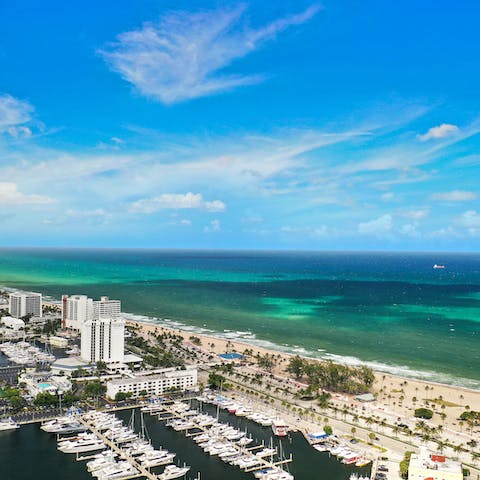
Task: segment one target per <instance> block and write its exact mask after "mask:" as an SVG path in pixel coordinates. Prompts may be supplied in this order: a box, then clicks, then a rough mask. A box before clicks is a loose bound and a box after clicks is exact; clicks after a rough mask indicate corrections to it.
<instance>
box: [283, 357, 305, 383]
mask: <svg viewBox="0 0 480 480" xmlns="http://www.w3.org/2000/svg"><path fill="white" fill-rule="evenodd" d="M286 370H287V372H288V373H291V374H292V375H294V376H295V378H296V379H299V378H301V377H302V376H303V374H304V371H305V360H303V359H302V358H300V357H299V356H298V355H296V356H295V357H291V358H290V361H289V363H288V365H287V368H286Z"/></svg>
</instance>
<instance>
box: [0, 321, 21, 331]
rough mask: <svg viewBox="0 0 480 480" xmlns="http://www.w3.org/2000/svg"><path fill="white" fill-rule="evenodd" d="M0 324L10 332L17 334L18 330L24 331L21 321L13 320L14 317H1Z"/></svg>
mask: <svg viewBox="0 0 480 480" xmlns="http://www.w3.org/2000/svg"><path fill="white" fill-rule="evenodd" d="M0 324H1V325H2V326H3V327H5V328H8V329H10V330H14V331H15V332H18V331H19V330H24V329H25V322H24V321H23V320H21V319H20V318H15V317H2V320H1V321H0Z"/></svg>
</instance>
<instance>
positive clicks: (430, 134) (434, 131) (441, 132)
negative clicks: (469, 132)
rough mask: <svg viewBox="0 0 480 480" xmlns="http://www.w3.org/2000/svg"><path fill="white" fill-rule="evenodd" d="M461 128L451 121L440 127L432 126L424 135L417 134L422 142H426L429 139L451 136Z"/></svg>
mask: <svg viewBox="0 0 480 480" xmlns="http://www.w3.org/2000/svg"><path fill="white" fill-rule="evenodd" d="M459 130H460V129H459V128H458V127H457V126H456V125H452V124H450V123H442V124H441V125H439V126H438V127H432V128H430V129H429V130H428V131H427V132H426V133H424V134H423V135H417V137H418V139H419V140H421V141H422V142H426V141H427V140H432V139H439V138H445V137H450V136H452V135H455V134H456V133H458V132H459Z"/></svg>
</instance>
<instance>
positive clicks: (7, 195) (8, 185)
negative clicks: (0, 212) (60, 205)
mask: <svg viewBox="0 0 480 480" xmlns="http://www.w3.org/2000/svg"><path fill="white" fill-rule="evenodd" d="M52 202H53V199H52V198H49V197H47V196H44V195H34V194H26V193H22V192H21V191H20V190H19V189H18V186H17V184H16V183H13V182H0V206H3V205H35V204H37V205H38V204H46V203H52Z"/></svg>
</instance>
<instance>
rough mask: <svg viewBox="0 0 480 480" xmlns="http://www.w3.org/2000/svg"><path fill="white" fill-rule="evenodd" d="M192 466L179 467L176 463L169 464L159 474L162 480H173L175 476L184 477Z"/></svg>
mask: <svg viewBox="0 0 480 480" xmlns="http://www.w3.org/2000/svg"><path fill="white" fill-rule="evenodd" d="M189 470H190V467H186V466H185V467H177V466H176V465H167V466H166V467H165V470H164V471H163V473H162V474H161V475H159V476H158V478H159V479H160V480H171V479H173V478H179V477H183V476H184V475H185V474H186V473H187V472H188V471H189Z"/></svg>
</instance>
